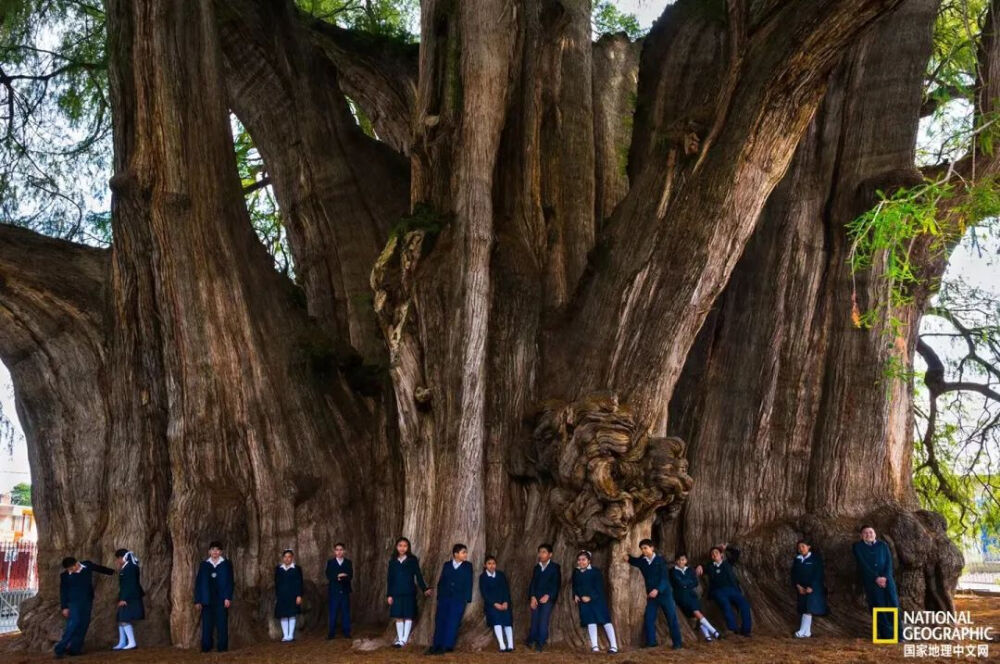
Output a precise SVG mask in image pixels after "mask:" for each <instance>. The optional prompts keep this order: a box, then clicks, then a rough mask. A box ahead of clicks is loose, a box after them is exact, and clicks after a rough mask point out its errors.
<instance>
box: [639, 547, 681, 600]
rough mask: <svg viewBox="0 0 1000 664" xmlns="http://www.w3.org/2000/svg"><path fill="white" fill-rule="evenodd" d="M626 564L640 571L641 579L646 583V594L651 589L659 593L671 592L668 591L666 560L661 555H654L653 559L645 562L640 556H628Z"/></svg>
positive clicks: (667, 593)
mask: <svg viewBox="0 0 1000 664" xmlns="http://www.w3.org/2000/svg"><path fill="white" fill-rule="evenodd" d="M628 564H629V565H631V566H632V567H638V568H639V571H640V572H642V580H643V583H645V585H646V593H647V594H649V592H650V591H652V590H656V592H657V594H659V595H664V594H666V595H671V594H673V593H671V591H670V574H669V570H668V569H667V561H666V560H664V559H663V556H658V555H654V556H653V560H652V561H650V562H646V559H645V558H643V557H641V556H640V557H638V558H635V557H633V556H629V557H628Z"/></svg>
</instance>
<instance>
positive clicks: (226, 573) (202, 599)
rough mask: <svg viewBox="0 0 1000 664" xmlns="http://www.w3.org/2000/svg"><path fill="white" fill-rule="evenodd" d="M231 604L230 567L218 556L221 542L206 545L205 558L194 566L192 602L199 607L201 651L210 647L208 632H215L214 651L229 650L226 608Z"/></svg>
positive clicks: (231, 583)
mask: <svg viewBox="0 0 1000 664" xmlns="http://www.w3.org/2000/svg"><path fill="white" fill-rule="evenodd" d="M232 603H233V566H232V564H231V563H230V562H229V561H228V560H226V559H225V558H223V557H222V543H221V542H212V543H211V544H209V545H208V558H207V559H205V560H203V561H202V562H201V565H199V566H198V576H197V578H196V579H195V582H194V605H195V607H197V608H198V609H201V651H202V652H208V651H209V650H211V649H212V633H213V632H216V633H217V634H218V650H219V652H225V651H226V650H228V649H229V607H230V606H232Z"/></svg>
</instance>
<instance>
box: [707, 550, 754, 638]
mask: <svg viewBox="0 0 1000 664" xmlns="http://www.w3.org/2000/svg"><path fill="white" fill-rule="evenodd" d="M711 555H712V562H711V563H709V564H708V567H707V568H705V569H703V568H700V567H699V568H698V569H699V574H702V573H703V574H705V575H707V576H708V595H709V597H711V598H712V599H714V600H715V603H716V604H718V605H719V608H720V609H722V616H723V617H724V618H725V619H726V627H728V628H729V630H730V631H732V632H738V633H739V634H741V635H742V636H750V630H751V629H752V628H753V619H752V618H751V617H750V603H749V602H748V601H747V598H746V597H744V596H743V592H742V591H741V590H740V584H739V582H738V581H737V580H736V572H734V571H733V563H735V562H736V561H737V560H738V559H739V557H740V552H739V549H736V548H733V547H731V546H730V547H727V546H726V545H725V544H720V545H719V546H713V547H712V550H711ZM733 604H735V605H736V608H737V609H739V612H740V625H739V628H738V629H737V626H736V616H735V615H734V614H733V607H732V605H733Z"/></svg>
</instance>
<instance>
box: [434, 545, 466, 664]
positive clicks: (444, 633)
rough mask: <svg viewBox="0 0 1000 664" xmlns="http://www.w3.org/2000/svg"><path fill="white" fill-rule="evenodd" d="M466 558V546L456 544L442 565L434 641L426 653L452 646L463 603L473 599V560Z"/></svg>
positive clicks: (449, 649) (455, 639)
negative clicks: (471, 561)
mask: <svg viewBox="0 0 1000 664" xmlns="http://www.w3.org/2000/svg"><path fill="white" fill-rule="evenodd" d="M468 557H469V549H468V547H466V546H465V545H464V544H456V545H455V546H453V547H452V548H451V560H449V561H448V562H446V563H445V564H444V567H442V568H441V577H440V578H439V579H438V585H437V610H436V612H435V614H434V641H433V643H432V644H431V647H430V648H428V649H427V654H429V655H440V654H442V653H446V652H451V651H452V650H454V649H455V642H456V641H457V640H458V627H459V625H461V623H462V616H463V615H464V614H465V606H466V605H467V604H468V603H469V602H471V601H472V563H470V562H469V561H468V560H466V559H467V558H468Z"/></svg>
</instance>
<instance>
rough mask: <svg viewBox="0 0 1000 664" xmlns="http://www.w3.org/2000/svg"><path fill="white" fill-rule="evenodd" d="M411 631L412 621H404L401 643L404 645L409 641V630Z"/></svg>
mask: <svg viewBox="0 0 1000 664" xmlns="http://www.w3.org/2000/svg"><path fill="white" fill-rule="evenodd" d="M411 629H413V621H412V620H404V621H403V643H406V642H407V641H409V640H410V630H411Z"/></svg>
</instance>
